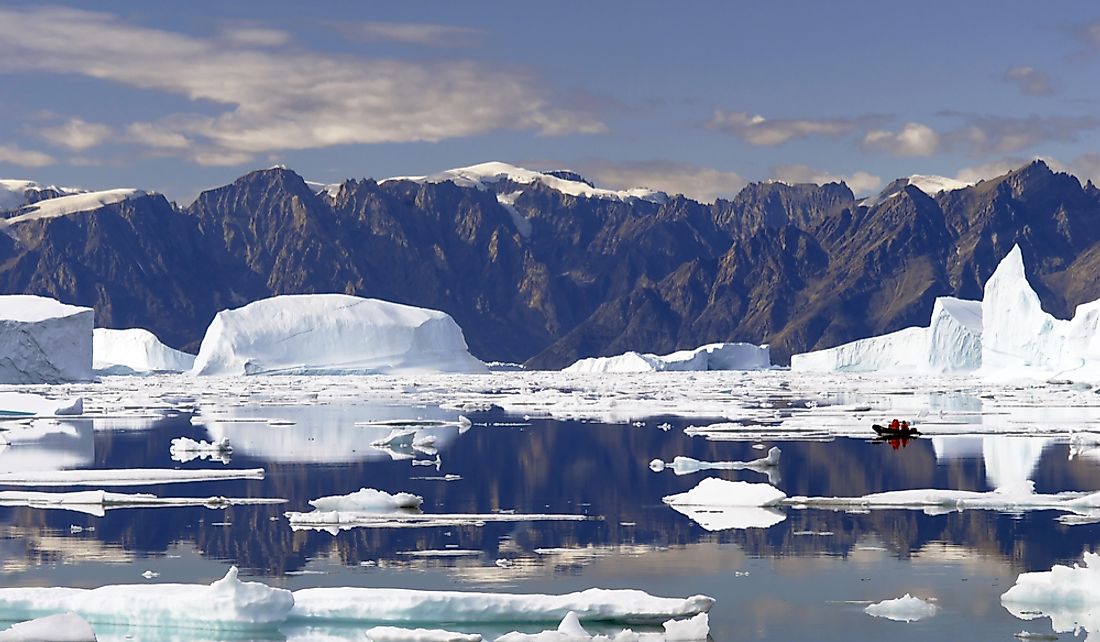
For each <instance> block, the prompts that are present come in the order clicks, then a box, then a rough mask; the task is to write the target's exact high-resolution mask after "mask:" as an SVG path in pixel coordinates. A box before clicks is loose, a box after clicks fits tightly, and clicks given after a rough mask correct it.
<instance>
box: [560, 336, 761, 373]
mask: <svg viewBox="0 0 1100 642" xmlns="http://www.w3.org/2000/svg"><path fill="white" fill-rule="evenodd" d="M770 367H771V352H770V350H769V348H768V346H766V345H760V346H758V345H753V344H751V343H710V344H707V345H704V346H699V347H698V348H694V349H692V350H679V351H676V352H673V353H670V354H666V355H656V354H642V353H639V352H626V353H623V354H620V355H617V356H614V357H589V358H586V359H580V360H578V361H576V362H575V363H573V364H572V365H570V366H568V367H566V368H565V369H564V370H563V372H575V373H592V374H608V373H630V372H685V371H708V370H760V369H766V368H770Z"/></svg>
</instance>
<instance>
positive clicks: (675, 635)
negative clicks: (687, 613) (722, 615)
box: [662, 613, 710, 642]
mask: <svg viewBox="0 0 1100 642" xmlns="http://www.w3.org/2000/svg"><path fill="white" fill-rule="evenodd" d="M662 626H664V629H665V639H666V640H668V642H683V641H686V640H706V639H707V637H708V636H709V635H710V616H709V615H708V614H706V613H699V614H698V615H695V616H693V617H690V618H687V619H684V620H668V621H666V622H664V624H663V625H662Z"/></svg>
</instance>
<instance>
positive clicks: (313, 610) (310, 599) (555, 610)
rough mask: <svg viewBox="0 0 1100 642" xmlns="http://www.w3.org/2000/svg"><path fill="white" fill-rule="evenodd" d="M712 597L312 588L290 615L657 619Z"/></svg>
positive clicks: (701, 607)
mask: <svg viewBox="0 0 1100 642" xmlns="http://www.w3.org/2000/svg"><path fill="white" fill-rule="evenodd" d="M713 605H714V599H713V598H710V597H706V596H704V595H696V596H693V597H689V598H684V599H680V598H666V597H654V596H652V595H649V594H648V593H645V592H643V591H636V590H629V589H622V590H609V589H588V590H586V591H581V592H578V593H568V594H565V595H539V594H508V593H477V592H460V591H414V590H407V589H375V588H312V589H302V590H299V591H295V592H294V610H293V611H292V612H291V619H307V620H317V619H320V620H331V621H340V622H357V621H358V622H378V623H386V622H391V623H409V622H517V623H518V622H557V621H559V620H561V619H562V618H564V617H565V616H566V614H567V613H569V612H570V611H573V612H575V613H576V614H577V617H578V618H580V619H581V620H605V621H614V622H624V623H657V622H663V621H665V620H667V619H669V618H678V617H691V616H694V615H697V614H699V613H706V612H707V611H709V610H710V607H711V606H713Z"/></svg>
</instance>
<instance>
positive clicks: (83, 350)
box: [0, 294, 94, 384]
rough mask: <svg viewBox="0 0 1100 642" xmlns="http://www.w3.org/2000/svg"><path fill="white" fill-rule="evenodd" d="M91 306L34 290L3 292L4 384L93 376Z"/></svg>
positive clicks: (0, 350)
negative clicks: (34, 292) (72, 302)
mask: <svg viewBox="0 0 1100 642" xmlns="http://www.w3.org/2000/svg"><path fill="white" fill-rule="evenodd" d="M93 325H94V318H93V312H92V309H91V308H83V307H79V306H75V305H65V304H64V303H61V302H60V301H57V300H55V299H50V298H47V297H42V296H34V295H30V294H8V295H2V296H0V354H3V355H4V358H3V359H2V360H0V383H23V384H27V383H60V382H63V381H86V380H89V379H91V378H92V326H93Z"/></svg>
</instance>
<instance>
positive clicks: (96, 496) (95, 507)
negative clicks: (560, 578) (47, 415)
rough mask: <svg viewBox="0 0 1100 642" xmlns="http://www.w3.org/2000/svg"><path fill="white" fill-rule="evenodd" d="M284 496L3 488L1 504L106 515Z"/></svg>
mask: <svg viewBox="0 0 1100 642" xmlns="http://www.w3.org/2000/svg"><path fill="white" fill-rule="evenodd" d="M284 503H286V500H285V499H274V498H271V499H268V498H262V497H221V496H214V497H157V496H156V495H149V494H146V493H137V494H127V493H109V492H106V491H102V490H84V491H77V492H73V493H45V492H41V491H21V490H4V491H0V506H27V507H29V508H57V509H63V510H71V511H76V512H78V513H86V514H88V515H95V516H97V517H103V515H105V514H106V511H108V510H111V509H116V508H161V507H169V506H206V507H208V508H225V507H227V506H240V505H246V504H284Z"/></svg>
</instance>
